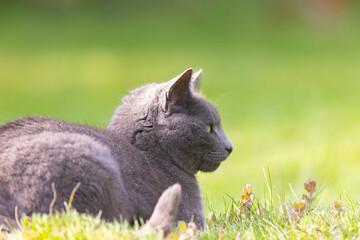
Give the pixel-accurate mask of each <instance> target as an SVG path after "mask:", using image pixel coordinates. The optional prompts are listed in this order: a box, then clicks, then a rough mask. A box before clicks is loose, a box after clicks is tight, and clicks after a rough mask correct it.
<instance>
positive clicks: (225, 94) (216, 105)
mask: <svg viewBox="0 0 360 240" xmlns="http://www.w3.org/2000/svg"><path fill="white" fill-rule="evenodd" d="M231 94H233V93H232V92H228V93H224V94H222V95H221V96H220V97H218V99H216V101H215V102H214V106H215V107H218V106H219V105H220V103H221V101H222V100H223V99H224V98H225V97H226V96H228V95H231Z"/></svg>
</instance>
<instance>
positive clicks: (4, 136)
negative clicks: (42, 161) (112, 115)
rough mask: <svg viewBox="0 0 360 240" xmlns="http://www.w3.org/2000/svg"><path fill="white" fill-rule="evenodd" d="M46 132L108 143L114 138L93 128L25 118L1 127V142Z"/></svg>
mask: <svg viewBox="0 0 360 240" xmlns="http://www.w3.org/2000/svg"><path fill="white" fill-rule="evenodd" d="M44 132H62V133H76V134H80V135H86V136H89V137H92V138H93V139H95V140H98V141H100V142H103V143H106V142H108V138H111V137H112V136H111V135H110V134H109V132H107V131H105V130H103V129H98V128H95V127H91V126H86V125H81V124H76V123H69V122H65V121H63V120H59V119H52V118H46V117H23V118H19V119H15V120H13V121H10V122H7V123H5V124H3V125H0V142H1V141H4V140H9V139H11V138H16V137H20V136H26V135H36V134H41V133H44Z"/></svg>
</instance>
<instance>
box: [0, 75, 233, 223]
mask: <svg viewBox="0 0 360 240" xmlns="http://www.w3.org/2000/svg"><path fill="white" fill-rule="evenodd" d="M200 73H201V72H198V73H196V74H192V70H191V69H188V70H186V71H185V72H184V73H183V74H181V75H179V76H178V77H176V78H174V79H172V80H170V81H169V82H165V83H160V84H156V83H153V84H148V85H145V86H142V87H140V88H137V89H135V90H133V91H131V94H130V95H129V96H126V97H124V99H123V104H122V105H121V106H120V107H118V108H117V109H116V111H115V114H114V116H113V117H112V119H111V122H110V124H109V126H108V127H107V129H96V128H93V127H89V126H84V125H78V124H72V123H66V122H63V121H61V120H55V119H48V118H42V117H25V118H21V119H17V120H15V121H12V122H9V123H6V124H4V125H2V126H0V221H1V219H3V218H7V219H9V220H10V221H13V220H14V214H15V213H14V209H15V206H18V214H19V216H21V214H22V213H25V214H27V215H29V214H31V213H33V212H43V213H48V211H49V205H50V203H51V201H52V199H53V192H52V189H51V183H54V184H55V188H56V191H57V196H58V197H57V200H56V203H55V205H54V207H53V209H54V210H62V209H63V208H64V205H63V202H65V201H68V200H69V196H70V194H71V191H72V190H73V188H74V187H75V185H76V184H77V183H78V182H81V186H80V188H79V189H78V190H77V192H76V194H75V198H74V200H73V207H75V208H76V209H77V210H78V211H79V212H89V213H92V214H97V213H98V212H99V211H100V210H101V211H102V217H103V218H105V219H107V220H113V219H114V218H116V219H118V218H119V216H120V215H122V217H123V219H125V220H127V221H129V222H132V221H133V219H134V218H135V219H139V218H143V219H149V218H150V216H151V214H152V212H153V210H154V207H155V205H156V203H157V201H158V199H159V198H160V196H161V194H162V193H163V192H164V191H165V190H166V189H167V188H168V187H170V186H172V185H173V184H175V183H179V184H180V185H181V201H180V204H179V208H178V211H177V215H176V221H178V220H184V221H186V222H188V221H190V220H191V218H192V216H194V221H195V223H196V225H198V226H203V224H204V218H203V205H202V199H201V196H200V189H199V186H198V183H197V181H196V177H195V174H196V173H197V172H198V171H203V172H211V171H214V170H216V169H217V168H218V167H219V165H220V163H221V161H223V160H225V159H226V158H227V157H228V155H229V154H230V152H231V150H232V146H231V143H230V141H229V140H228V139H227V137H226V136H225V134H224V132H223V130H222V128H221V124H220V116H219V114H218V112H217V110H216V109H215V107H214V106H213V105H212V104H210V103H209V102H208V101H206V100H205V98H203V97H202V96H201V94H200V93H199V92H198V91H197V88H198V86H199V84H198V80H199V78H200ZM207 125H211V127H206V126H207ZM208 130H210V132H209V131H208ZM178 189H180V188H178ZM178 191H180V190H178ZM175 199H176V198H175ZM175 208H176V209H175ZM173 210H174V211H175V212H176V210H177V207H176V206H174V209H173ZM0 224H1V222H0Z"/></svg>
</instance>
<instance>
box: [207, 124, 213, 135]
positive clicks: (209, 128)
mask: <svg viewBox="0 0 360 240" xmlns="http://www.w3.org/2000/svg"><path fill="white" fill-rule="evenodd" d="M206 130H207V131H208V132H209V133H213V132H214V125H212V124H207V125H206Z"/></svg>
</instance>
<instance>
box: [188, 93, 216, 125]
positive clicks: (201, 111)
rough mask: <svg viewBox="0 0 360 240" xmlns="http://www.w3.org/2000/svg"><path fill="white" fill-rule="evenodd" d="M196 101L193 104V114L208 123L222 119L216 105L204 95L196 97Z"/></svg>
mask: <svg viewBox="0 0 360 240" xmlns="http://www.w3.org/2000/svg"><path fill="white" fill-rule="evenodd" d="M194 100H195V103H194V104H192V107H191V114H192V115H194V116H197V117H198V118H201V119H202V120H203V121H206V122H208V123H217V122H219V121H220V114H219V112H218V111H217V109H216V108H215V106H214V105H213V104H212V103H211V102H209V101H208V100H206V99H205V98H204V97H202V96H199V95H198V96H196V97H194Z"/></svg>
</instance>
